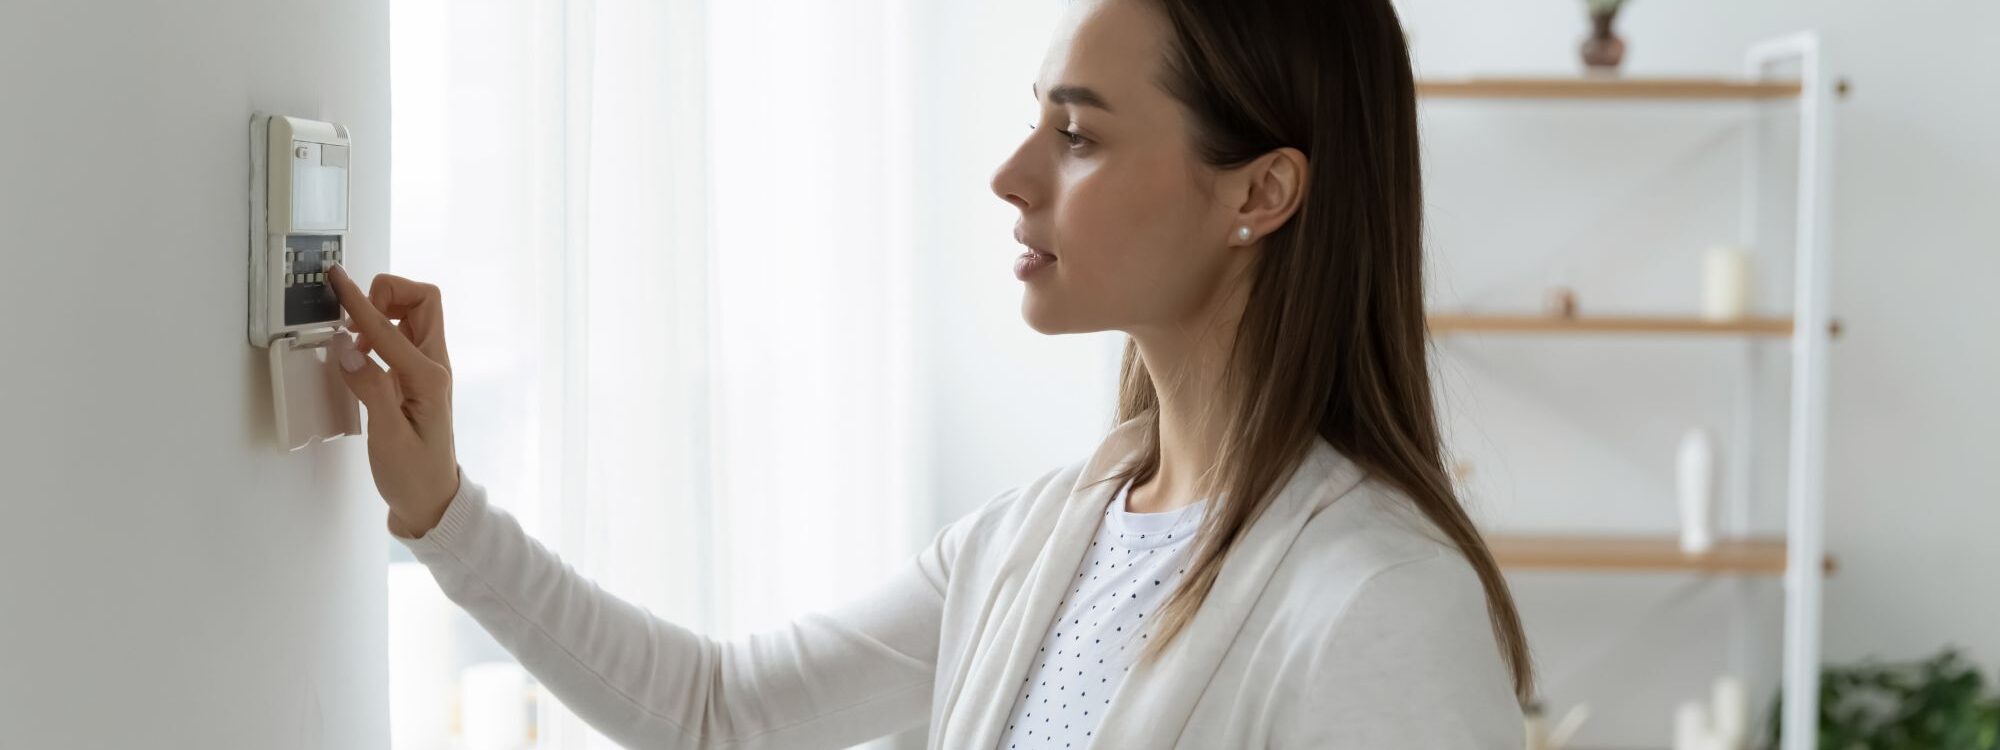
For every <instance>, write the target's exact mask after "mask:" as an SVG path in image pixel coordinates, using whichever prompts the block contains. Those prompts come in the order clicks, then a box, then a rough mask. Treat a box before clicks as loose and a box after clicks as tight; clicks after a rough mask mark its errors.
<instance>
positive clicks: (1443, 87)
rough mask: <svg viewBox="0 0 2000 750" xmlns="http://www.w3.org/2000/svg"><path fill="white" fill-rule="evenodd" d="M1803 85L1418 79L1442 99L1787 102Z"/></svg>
mask: <svg viewBox="0 0 2000 750" xmlns="http://www.w3.org/2000/svg"><path fill="white" fill-rule="evenodd" d="M1800 90H1801V85H1800V83H1799V82H1798V81H1753V80H1739V79H1728V78H1622V77H1603V78H1599V77H1590V76H1579V77H1567V78H1564V77H1549V78H1537V77H1497V76H1496V77H1471V78H1432V79H1424V80H1419V81H1417V96H1419V97H1428V98H1438V99H1751V100H1757V99H1786V98H1792V97H1797V96H1798V95H1799V91H1800Z"/></svg>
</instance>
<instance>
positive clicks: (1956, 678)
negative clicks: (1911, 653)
mask: <svg viewBox="0 0 2000 750" xmlns="http://www.w3.org/2000/svg"><path fill="white" fill-rule="evenodd" d="M1986 688H1987V682H1986V680H1985V678H1984V677H1982V676H1981V675H1980V674H1979V669H1978V667H1976V666H1975V665H1973V664H1971V663H1970V662H1968V661H1967V660H1966V659H1965V657H1964V656H1963V655H1961V654H1960V653H1959V652H1958V650H1957V649H1955V648H1946V649H1945V650H1944V651H1943V652H1942V653H1940V654H1938V655H1937V656H1934V657H1931V658H1929V659H1925V660H1922V661H1916V662H1907V663H1881V662H1876V661H1873V660H1870V661H1864V662H1862V663H1859V664H1853V665H1847V666H1830V667H1827V668H1825V669H1824V670H1823V671H1822V672H1821V675H1820V681H1819V742H1818V743H1817V744H1818V745H1819V747H1820V748H1822V750H1920V749H1921V750H1995V748H2000V695H1995V694H1993V693H1992V692H1990V691H1988V690H1987V689H1986ZM1783 705H1784V696H1783V693H1782V692H1780V694H1779V695H1778V696H1777V697H1775V698H1773V699H1772V700H1771V712H1770V715H1769V722H1770V733H1769V735H1768V740H1769V745H1768V746H1769V747H1773V748H1775V747H1777V746H1778V739H1779V734H1780V730H1781V727H1780V726H1779V725H1780V722H1779V720H1778V717H1779V716H1780V715H1781V713H1780V712H1781V711H1782V707H1783Z"/></svg>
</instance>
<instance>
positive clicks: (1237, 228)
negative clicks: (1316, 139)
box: [1229, 146, 1310, 245]
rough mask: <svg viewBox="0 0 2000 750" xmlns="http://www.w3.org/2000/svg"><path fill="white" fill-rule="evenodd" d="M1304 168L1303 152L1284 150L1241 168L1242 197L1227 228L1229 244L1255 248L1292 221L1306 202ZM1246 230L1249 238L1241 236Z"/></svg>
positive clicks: (1288, 148)
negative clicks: (1256, 244) (1246, 229)
mask: <svg viewBox="0 0 2000 750" xmlns="http://www.w3.org/2000/svg"><path fill="white" fill-rule="evenodd" d="M1307 166H1308V165H1307V163H1306V155H1305V153H1304V152H1302V151H1300V150H1298V149H1295V148H1292V147H1290V146H1286V147H1284V148H1280V149H1277V150H1275V151H1272V152H1271V153H1268V154H1265V155H1263V156H1260V157H1257V159H1256V160H1255V161H1252V162H1250V163H1249V164H1246V165H1244V166H1243V167H1242V169H1241V170H1240V171H1239V172H1238V174H1239V175H1241V177H1242V178H1243V179H1244V182H1243V183H1241V184H1242V185H1243V189H1242V192H1241V195H1242V196H1243V197H1242V201H1241V203H1240V205H1238V206H1237V208H1236V215H1235V216H1234V217H1233V221H1231V222H1230V224H1229V227H1230V229H1229V231H1230V235H1229V242H1230V244H1232V245H1250V244H1254V243H1255V242H1256V241H1257V240H1259V239H1261V238H1263V237H1264V235H1267V234H1270V233H1271V232H1272V231H1274V230H1276V229H1277V228H1278V227H1280V226H1283V225H1284V224H1285V222H1287V221H1290V220H1291V218H1292V214H1293V213H1296V212H1297V211H1298V209H1299V203H1300V202H1302V201H1303V200H1304V199H1305V189H1306V178H1307V176H1308V175H1309V174H1310V172H1309V171H1308V170H1307ZM1245 227H1248V228H1249V230H1250V231H1249V236H1248V237H1245V236H1243V234H1242V230H1243V228H1245Z"/></svg>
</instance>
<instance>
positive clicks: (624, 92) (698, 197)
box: [357, 0, 933, 750]
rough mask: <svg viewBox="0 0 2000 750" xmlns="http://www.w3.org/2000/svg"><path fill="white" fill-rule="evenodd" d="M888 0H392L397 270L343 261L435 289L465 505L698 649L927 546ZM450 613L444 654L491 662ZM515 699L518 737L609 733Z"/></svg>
mask: <svg viewBox="0 0 2000 750" xmlns="http://www.w3.org/2000/svg"><path fill="white" fill-rule="evenodd" d="M907 2H908V0H814V1H804V0H791V1H782V2H781V1H779V0H727V1H726V2H702V1H701V0H480V1H479V2H470V1H461V2H454V1H453V0H396V2H395V3H394V4H393V5H392V16H393V18H392V23H393V28H392V33H391V47H392V49H391V57H392V62H391V75H392V81H393V91H394V94H393V96H394V99H393V107H394V109H393V112H394V115H393V121H394V132H393V134H392V135H393V162H394V174H393V175H392V184H393V196H394V197H393V212H394V213H393V217H392V231H391V237H392V242H393V243H394V247H393V248H392V249H391V255H392V257H393V258H394V260H393V267H392V268H389V269H357V270H359V271H362V272H368V271H379V270H388V271H391V272H394V273H397V274H399V275H404V276H410V277H414V278H418V279H422V280H426V281H432V282H434V283H437V284H438V285H439V286H440V287H441V288H442V289H443V291H444V300H445V310H446V319H447V326H446V327H447V331H448V334H449V337H450V343H451V351H452V360H453V367H454V371H455V381H454V382H455V384H456V391H455V406H456V415H457V428H458V449H459V456H460V460H461V463H462V464H463V465H464V466H465V468H466V471H467V474H468V476H470V477H471V478H472V479H473V480H474V481H478V482H480V483H482V484H484V485H486V486H487V487H488V488H489V489H490V490H491V493H492V499H493V502H494V503H496V504H497V505H499V506H501V507H504V508H506V509H508V510H509V511H510V512H512V513H514V514H515V515H516V516H518V517H519V518H520V519H521V520H522V522H523V524H524V525H525V526H526V527H527V528H528V530H529V532H530V533H532V534H533V535H535V536H536V537H537V538H539V539H541V540H542V541H543V542H544V543H546V544H548V545H550V546H551V547H553V548H555V549H556V550H558V551H559V552H560V553H561V554H562V555H563V557H564V559H565V560H566V561H568V562H569V563H571V564H572V565H574V566H576V568H577V569H578V570H579V571H581V572H583V573H584V574H586V575H588V576H591V577H592V578H593V579H595V580H597V581H599V582H600V583H602V584H603V585H605V586H606V587H608V588H609V589H610V590H612V591H614V592H616V593H618V594H620V595H621V596H624V597H626V598H628V599H631V600H633V601H635V602H638V603H640V604H642V605H644V606H646V607H647V608H649V609H651V610H652V611H653V612H654V613H655V614H658V615H660V616H662V617H666V618H669V619H672V620H674V621H676V622H679V623H682V624H685V625H688V626H690V627H692V628H695V629H696V630H700V631H703V632H707V633H709V634H711V635H714V636H716V637H723V638H727V637H733V636H736V635H741V634H743V633H747V632H749V631H751V630H757V629H762V628H766V627H772V626H776V625H778V624H781V623H783V622H785V621H787V620H790V619H791V618H793V617H796V616H797V615H799V614H800V613H802V612H804V611H806V610H808V609H812V608H817V607H821V606H826V605H830V604H832V603H834V602H837V601H840V600H842V599H845V598H847V597H849V596H851V595H853V594H855V593H858V592H859V591H861V590H863V589H865V588H867V587H869V586H870V585H871V584H873V583H874V582H875V581H876V580H878V579H880V578H881V577H882V576H884V575H886V574H887V573H888V572H889V570H890V569H891V568H892V567H893V566H894V565H896V564H898V563H900V562H901V561H903V560H904V559H906V558H907V557H908V556H909V555H910V554H912V553H913V552H914V551H915V550H916V549H917V547H918V546H919V545H920V544H921V543H922V542H923V541H926V540H927V539H928V531H929V530H930V529H931V528H933V526H932V521H933V519H931V518H929V517H928V515H926V512H927V511H926V508H927V507H928V506H927V505H926V504H924V503H922V502H921V498H919V497H917V495H918V494H919V491H918V490H917V488H919V487H924V486H928V485H927V482H928V479H927V472H928V459H927V457H926V453H925V452H924V451H923V450H921V448H922V446H921V445H920V443H921V441H917V440H913V439H912V436H913V435H916V434H921V433H922V432H923V431H924V429H925V428H924V426H923V423H924V420H925V418H926V417H925V414H924V410H923V409H922V408H921V406H920V405H921V403H922V402H921V400H920V399H918V398H916V397H915V396H914V395H913V394H916V393H918V392H920V388H919V387H918V383H917V382H916V379H915V377H914V376H913V369H912V357H911V351H912V348H913V344H912V341H913V340H914V336H913V334H912V330H911V326H913V325H914V324H915V323H914V319H915V316H914V315H912V314H911V311H910V309H909V300H910V299H911V298H912V287H913V286H914V284H913V280H912V272H911V270H910V269H911V263H910V260H911V245H912V241H911V233H910V226H911V217H910V216H908V215H907V214H908V211H909V209H908V206H909V205H910V197H911V196H910V192H911V190H910V175H911V168H910V154H909V152H908V145H907V144H908V143H909V142H910V139H909V138H908V137H907V136H908V132H907V131H908V130H909V129H910V122H911V118H910V117H908V116H907V115H908V109H909V104H908V103H909V99H910V91H911V86H910V84H909V81H910V80H911V78H912V76H911V75H910V71H909V67H910V66H909V65H908V63H907V61H906V56H905V55H904V53H903V50H905V49H907V44H908V40H909V38H910V37H909V34H908V30H907V28H906V23H907V21H906V19H907V18H908V15H907V10H908V9H907V8H906V7H905V4H906V3H907ZM405 559H406V558H405ZM394 606H395V605H394V604H393V603H392V608H393V607H394ZM394 614H395V613H394V612H392V620H393V619H394ZM460 616H462V615H460ZM466 622H469V619H468V620H465V621H460V622H458V623H457V624H456V625H455V626H454V627H455V628H456V629H455V630H454V632H455V633H457V634H458V635H459V637H460V640H461V641H464V642H462V643H460V644H459V645H458V646H456V647H455V648H456V653H457V654H458V656H457V658H458V660H459V661H460V662H473V661H479V660H482V659H490V658H492V657H493V656H494V654H493V653H492V647H491V644H490V642H489V643H487V644H486V645H485V646H484V647H483V648H485V652H484V653H483V654H482V652H481V651H480V649H481V648H482V646H480V645H479V644H478V643H473V641H476V640H477V639H478V636H479V635H480V634H478V633H476V631H474V632H473V633H472V634H471V635H466V633H467V625H466ZM393 637H395V634H393V633H392V638H393ZM501 656H503V657H504V655H501ZM402 668H404V665H398V664H392V665H391V671H392V677H393V674H394V673H395V672H396V671H397V670H398V669H402ZM403 684H406V685H407V684H419V685H429V684H434V683H424V682H416V683H411V682H409V681H405V682H404V683H403ZM405 692H406V693H407V689H406V691H405ZM409 697H410V696H408V695H407V694H405V695H401V696H397V697H396V699H395V702H396V705H395V706H392V712H393V711H398V710H400V711H402V712H404V714H405V716H407V714H408V713H410V712H415V711H423V710H426V709H424V708H422V707H421V706H422V702H421V701H417V702H413V701H411V700H406V699H408V698H409ZM430 705H433V706H435V705H438V703H437V702H436V701H432V702H431V704H430ZM539 705H540V706H541V709H540V711H539V714H538V719H539V722H538V724H537V727H538V739H537V742H536V745H535V746H536V747H540V748H562V749H564V750H570V749H572V748H597V747H613V745H612V744H611V743H609V742H608V741H605V740H604V739H602V738H601V737H598V736H596V735H595V733H594V732H590V731H588V730H587V729H586V728H585V727H584V726H583V725H582V723H581V722H580V721H578V720H576V719H575V718H574V717H573V716H572V715H570V714H569V712H568V711H567V710H564V709H562V708H561V707H560V706H559V705H557V704H556V703H555V702H554V701H553V700H551V699H550V698H549V696H546V695H543V696H542V700H541V701H540V704H539ZM392 721H394V718H393V717H392ZM403 736H404V735H401V734H399V738H400V737H403ZM405 744H414V743H405ZM397 750H428V748H416V747H402V746H400V745H399V747H398V748H397Z"/></svg>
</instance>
